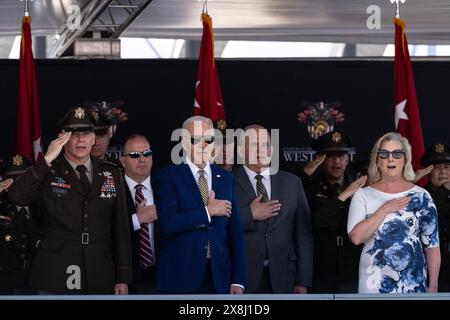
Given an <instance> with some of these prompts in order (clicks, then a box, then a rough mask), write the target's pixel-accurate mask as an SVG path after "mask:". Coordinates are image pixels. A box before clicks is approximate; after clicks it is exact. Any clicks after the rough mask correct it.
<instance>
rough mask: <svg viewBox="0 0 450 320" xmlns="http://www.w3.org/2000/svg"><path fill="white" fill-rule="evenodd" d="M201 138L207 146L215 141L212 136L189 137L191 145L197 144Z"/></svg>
mask: <svg viewBox="0 0 450 320" xmlns="http://www.w3.org/2000/svg"><path fill="white" fill-rule="evenodd" d="M202 138H203V141H205V142H206V143H207V144H211V143H213V142H214V140H215V139H216V138H215V137H214V136H191V144H197V143H199V142H200V141H201V140H202Z"/></svg>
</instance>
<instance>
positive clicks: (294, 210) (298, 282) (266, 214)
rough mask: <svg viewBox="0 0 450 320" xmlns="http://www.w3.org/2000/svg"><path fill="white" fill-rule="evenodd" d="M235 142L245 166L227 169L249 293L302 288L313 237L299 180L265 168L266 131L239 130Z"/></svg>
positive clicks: (309, 273) (308, 272)
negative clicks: (230, 173) (239, 219)
mask: <svg viewBox="0 0 450 320" xmlns="http://www.w3.org/2000/svg"><path fill="white" fill-rule="evenodd" d="M244 133H245V138H244V139H242V140H243V141H242V142H243V143H242V144H241V145H240V146H239V147H238V150H239V154H240V156H241V157H242V158H243V159H244V163H245V165H241V166H239V167H237V168H236V169H234V170H233V173H234V174H235V177H236V183H237V188H236V191H237V195H238V198H239V203H240V211H241V215H242V221H243V225H244V240H245V246H246V254H247V270H248V272H247V276H248V285H247V292H249V293H307V291H308V289H307V288H308V287H310V286H311V284H312V260H313V245H312V244H313V240H312V233H311V221H310V216H309V208H308V203H307V200H306V196H305V193H304V191H303V187H302V182H301V180H300V179H299V178H298V177H297V176H295V175H293V174H291V173H288V172H285V171H277V172H276V173H275V174H273V171H272V170H271V169H270V167H269V166H270V161H271V157H272V148H273V146H272V145H271V142H270V135H269V132H268V131H267V130H266V129H265V128H263V127H261V126H258V125H252V126H249V127H247V128H246V129H245V131H244Z"/></svg>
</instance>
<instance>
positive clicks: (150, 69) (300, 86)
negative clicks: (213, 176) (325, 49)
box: [0, 60, 450, 172]
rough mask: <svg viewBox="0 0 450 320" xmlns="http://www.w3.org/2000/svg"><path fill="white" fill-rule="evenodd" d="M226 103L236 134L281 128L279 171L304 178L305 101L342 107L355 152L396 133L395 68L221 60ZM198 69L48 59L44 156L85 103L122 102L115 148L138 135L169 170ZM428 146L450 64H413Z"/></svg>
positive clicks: (3, 89)
mask: <svg viewBox="0 0 450 320" xmlns="http://www.w3.org/2000/svg"><path fill="white" fill-rule="evenodd" d="M217 66H218V71H219V77H220V80H221V83H222V90H223V96H224V103H225V108H226V113H227V117H228V120H229V122H231V123H232V124H233V126H234V127H244V126H246V125H248V124H251V123H259V124H262V125H264V126H266V127H268V128H277V129H280V140H281V147H280V159H281V167H282V168H284V169H287V170H289V171H293V172H297V171H298V168H299V166H300V165H301V164H302V161H303V162H304V161H305V160H307V158H308V157H309V155H310V153H309V152H308V151H304V150H302V148H305V147H308V145H309V144H310V142H311V138H310V136H309V134H308V132H307V129H306V126H305V125H304V124H302V123H300V122H299V121H298V120H297V113H298V112H300V111H302V110H303V109H304V108H303V107H302V106H301V102H302V101H313V102H318V101H325V102H331V101H339V102H340V103H341V104H342V107H341V111H342V112H343V113H344V114H345V121H344V122H342V123H340V124H338V125H337V128H338V129H341V130H343V131H345V132H347V133H348V134H349V135H350V136H351V137H352V138H353V142H354V145H355V148H356V150H357V151H360V150H361V151H368V150H370V148H371V146H372V144H373V143H374V141H375V140H376V139H377V138H378V137H379V136H380V135H381V134H383V133H385V132H387V131H391V130H393V121H394V120H393V106H392V91H393V62H392V61H292V60H270V61H267V60H264V61H263V60H261V61H254V60H244V61H242V60H241V61H233V60H228V61H218V62H217ZM196 68H197V61H193V60H117V61H104V60H101V61H100V60H42V61H37V76H38V85H39V96H40V110H41V124H42V131H43V132H42V134H43V142H44V150H45V148H46V146H47V145H48V143H49V141H50V140H51V139H52V138H53V137H56V135H57V132H56V128H55V124H56V122H57V121H58V119H59V118H60V117H61V116H62V115H63V114H64V113H65V111H66V110H67V109H68V108H69V107H71V106H76V105H79V104H81V103H82V102H83V101H84V100H93V101H102V100H106V101H118V100H122V101H124V102H125V105H124V109H125V111H126V112H128V114H129V120H128V121H127V122H126V123H125V124H122V125H121V126H120V127H119V129H118V132H117V134H116V136H115V137H114V138H113V140H112V145H113V146H119V145H120V144H121V143H122V141H123V138H124V137H125V136H127V135H128V134H131V133H142V134H145V135H146V136H148V137H149V139H150V142H151V144H152V148H153V150H154V152H155V153H154V163H155V165H156V167H160V166H162V165H164V164H167V163H169V161H170V149H171V147H172V145H173V143H171V142H170V136H171V133H172V130H173V129H175V128H177V127H179V126H180V125H181V123H182V121H183V120H184V119H185V118H186V117H188V116H190V115H191V114H192V108H193V100H194V87H195V80H196ZM413 68H414V75H415V80H416V88H417V95H418V99H419V106H420V111H421V115H422V126H423V132H424V139H425V144H426V145H428V144H430V143H434V142H437V141H438V140H444V141H446V142H447V143H449V142H450V141H449V140H450V121H449V120H450V104H449V102H448V100H449V98H448V94H449V84H448V81H447V78H448V75H449V74H450V62H435V61H433V62H432V61H428V62H423V61H421V62H414V63H413ZM0 72H1V78H0V94H1V120H2V122H1V123H2V125H1V126H0V137H1V144H0V158H5V157H7V156H8V154H9V153H10V152H12V151H13V146H14V132H15V117H16V115H15V112H16V106H17V86H18V63H17V61H11V60H0Z"/></svg>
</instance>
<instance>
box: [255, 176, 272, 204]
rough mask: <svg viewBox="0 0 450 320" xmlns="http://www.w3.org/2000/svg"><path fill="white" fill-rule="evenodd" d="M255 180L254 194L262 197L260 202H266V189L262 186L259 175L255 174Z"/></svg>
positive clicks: (261, 177) (267, 198)
mask: <svg viewBox="0 0 450 320" xmlns="http://www.w3.org/2000/svg"><path fill="white" fill-rule="evenodd" d="M255 179H256V192H257V195H258V196H259V195H262V198H261V202H268V201H269V196H268V195H267V190H266V187H265V186H264V184H263V182H262V179H263V176H262V175H260V174H257V175H256V176H255Z"/></svg>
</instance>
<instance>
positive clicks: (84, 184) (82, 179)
mask: <svg viewBox="0 0 450 320" xmlns="http://www.w3.org/2000/svg"><path fill="white" fill-rule="evenodd" d="M76 170H77V171H78V172H79V173H80V182H81V187H82V188H83V191H84V193H85V194H86V195H87V194H89V191H90V190H91V184H90V183H89V180H88V178H87V175H86V171H87V168H86V167H85V166H84V165H80V166H77V167H76Z"/></svg>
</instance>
